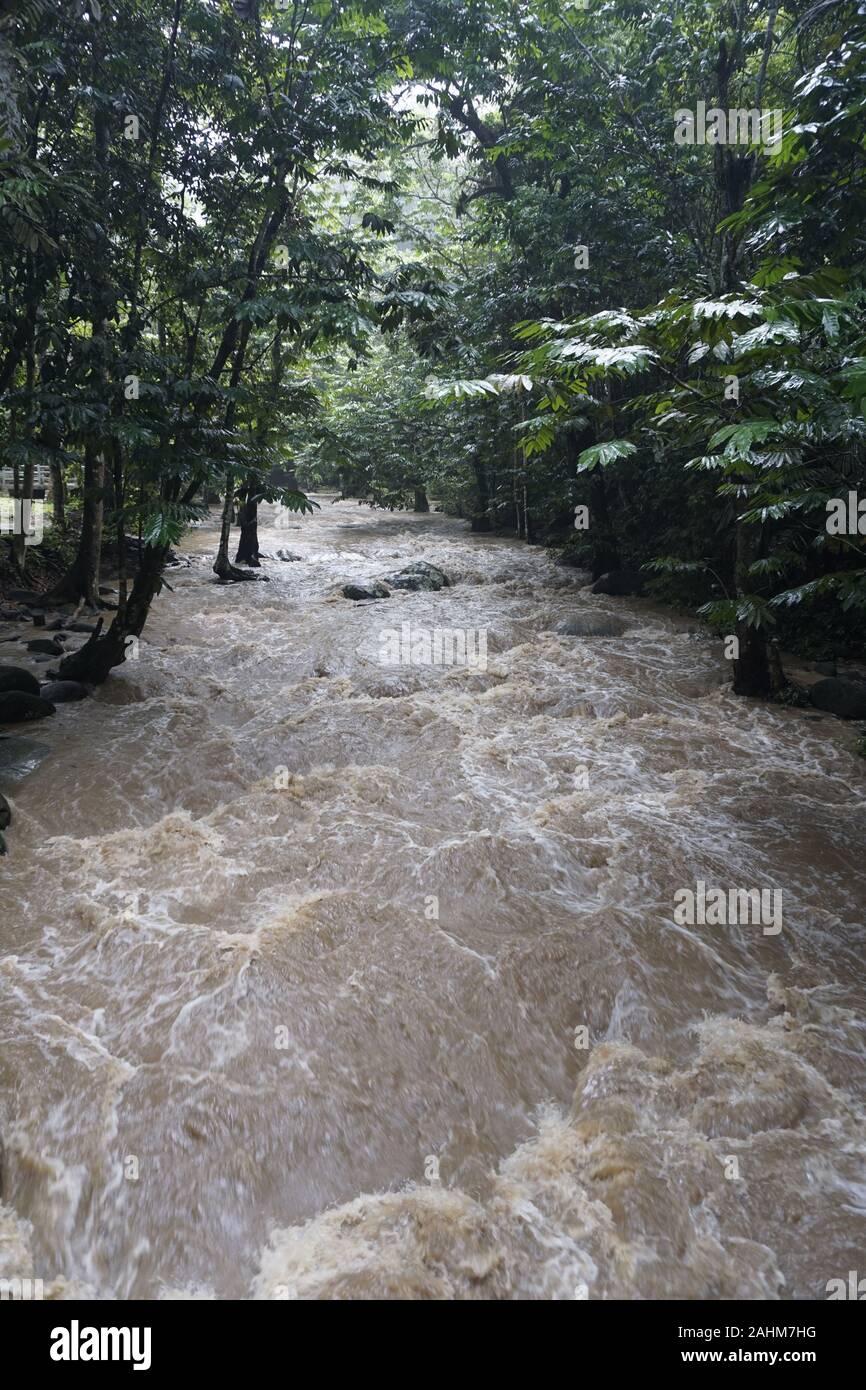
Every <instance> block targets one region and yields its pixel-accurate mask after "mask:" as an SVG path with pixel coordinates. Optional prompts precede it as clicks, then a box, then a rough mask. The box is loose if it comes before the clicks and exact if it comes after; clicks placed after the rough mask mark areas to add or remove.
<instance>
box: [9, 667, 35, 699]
mask: <svg viewBox="0 0 866 1390" xmlns="http://www.w3.org/2000/svg"><path fill="white" fill-rule="evenodd" d="M7 690H21V691H23V692H24V693H25V695H38V694H39V682H38V680H37V679H36V677H35V676H34V675H31V673H30V672H29V671H25V670H24V667H23V666H0V695H2V694H3V693H4V692H5V691H7Z"/></svg>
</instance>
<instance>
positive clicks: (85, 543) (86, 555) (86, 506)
mask: <svg viewBox="0 0 866 1390" xmlns="http://www.w3.org/2000/svg"><path fill="white" fill-rule="evenodd" d="M104 482H105V459H104V458H103V456H102V453H101V451H100V450H99V448H98V447H97V445H96V444H95V443H94V442H93V441H91V440H89V441H88V442H87V444H86V445H85V449H84V496H83V499H82V513H81V533H80V535H79V537H78V550H77V551H76V555H75V559H74V560H73V562H72V564H71V566H70V567H69V569H68V570H67V572H66V574H65V575H64V576H63V578H62V579H61V580H60V582H59V583H58V584H56V585H55V587H54V588H53V589H52V590H51V593H50V594H49V595H48V601H49V603H67V602H68V603H77V602H78V600H79V599H83V600H84V602H85V603H86V604H87V605H88V607H90V608H98V607H99V560H100V553H101V550H102V514H103V485H104Z"/></svg>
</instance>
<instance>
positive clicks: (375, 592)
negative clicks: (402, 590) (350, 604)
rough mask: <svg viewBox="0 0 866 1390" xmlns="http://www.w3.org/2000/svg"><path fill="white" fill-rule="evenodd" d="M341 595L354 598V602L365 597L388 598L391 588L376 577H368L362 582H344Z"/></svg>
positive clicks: (358, 601)
mask: <svg viewBox="0 0 866 1390" xmlns="http://www.w3.org/2000/svg"><path fill="white" fill-rule="evenodd" d="M343 597H344V598H351V599H354V600H355V602H356V603H360V602H361V600H362V599H365V598H390V597H391V590H390V589H388V588H386V587H385V585H384V584H381V583H380V582H379V580H378V579H370V580H367V581H366V582H365V583H363V584H344V585H343Z"/></svg>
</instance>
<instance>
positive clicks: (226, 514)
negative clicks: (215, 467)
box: [213, 469, 267, 584]
mask: <svg viewBox="0 0 866 1390" xmlns="http://www.w3.org/2000/svg"><path fill="white" fill-rule="evenodd" d="M234 500H235V475H234V473H233V472H232V471H231V469H229V471H228V472H227V473H226V493H225V499H224V501H223V515H222V525H221V526H220V543H219V549H218V550H217V556H216V559H215V560H214V565H213V572H214V574H215V575H216V577H217V579H218V580H219V581H220V583H221V584H234V583H237V582H238V581H239V580H242V579H259V578H262V579H266V578H267V576H266V575H257V574H250V572H249V570H239V569H235V567H234V565H233V564H232V563H231V561H230V560H229V539H230V537H231V530H232V511H233V509H234Z"/></svg>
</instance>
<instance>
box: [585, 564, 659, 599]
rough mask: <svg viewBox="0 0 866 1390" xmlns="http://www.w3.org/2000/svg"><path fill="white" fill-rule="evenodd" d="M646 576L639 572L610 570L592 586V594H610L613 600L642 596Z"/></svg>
mask: <svg viewBox="0 0 866 1390" xmlns="http://www.w3.org/2000/svg"><path fill="white" fill-rule="evenodd" d="M645 583H646V576H645V575H643V574H642V573H641V571H640V570H611V571H610V573H609V574H603V575H602V576H601V577H600V578H599V579H597V580H596V581H595V583H594V584H593V586H592V592H593V593H594V594H611V595H613V596H614V597H615V598H626V597H628V596H631V595H634V594H642V593H643V591H644V585H645Z"/></svg>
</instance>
